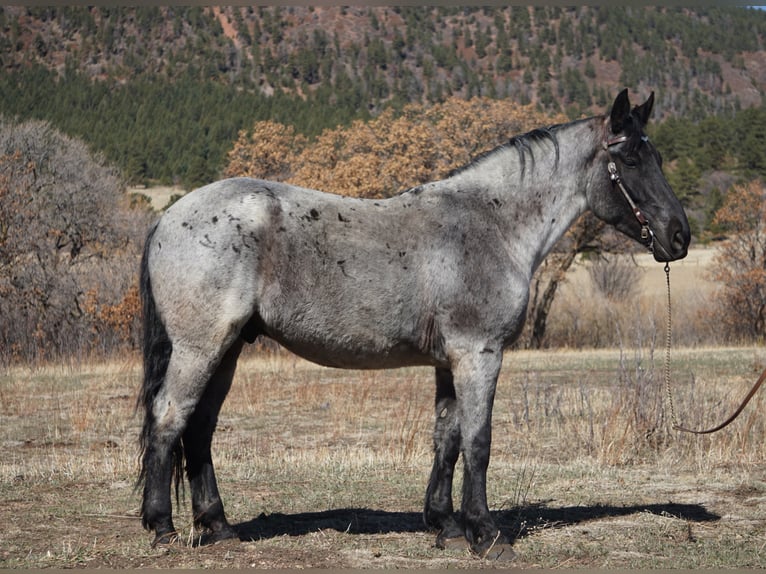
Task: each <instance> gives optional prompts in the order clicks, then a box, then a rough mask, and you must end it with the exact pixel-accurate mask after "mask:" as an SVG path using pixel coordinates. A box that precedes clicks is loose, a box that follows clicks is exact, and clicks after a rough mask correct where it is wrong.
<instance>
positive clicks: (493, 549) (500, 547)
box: [482, 542, 516, 562]
mask: <svg viewBox="0 0 766 574" xmlns="http://www.w3.org/2000/svg"><path fill="white" fill-rule="evenodd" d="M482 558H483V559H484V560H489V561H491V562H511V561H512V560H515V559H516V553H515V552H514V551H513V549H512V548H511V545H510V543H508V542H503V543H502V544H494V545H493V546H490V547H489V548H488V549H487V551H486V552H485V553H484V555H483V556H482Z"/></svg>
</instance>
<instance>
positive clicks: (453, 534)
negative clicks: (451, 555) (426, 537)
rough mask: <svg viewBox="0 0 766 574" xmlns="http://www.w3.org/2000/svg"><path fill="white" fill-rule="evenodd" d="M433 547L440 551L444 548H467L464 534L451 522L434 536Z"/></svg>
mask: <svg viewBox="0 0 766 574" xmlns="http://www.w3.org/2000/svg"><path fill="white" fill-rule="evenodd" d="M435 546H436V547H437V548H441V549H442V550H444V549H445V548H467V541H466V539H465V532H464V531H463V529H462V528H461V527H460V526H458V524H457V522H455V521H451V524H448V525H446V526H445V527H444V528H442V529H441V530H440V531H439V534H437V535H436V543H435Z"/></svg>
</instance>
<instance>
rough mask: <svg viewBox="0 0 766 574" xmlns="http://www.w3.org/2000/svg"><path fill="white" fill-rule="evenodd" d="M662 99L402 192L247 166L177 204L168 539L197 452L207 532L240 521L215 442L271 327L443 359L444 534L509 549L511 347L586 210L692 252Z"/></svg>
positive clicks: (151, 377) (350, 349) (320, 342)
mask: <svg viewBox="0 0 766 574" xmlns="http://www.w3.org/2000/svg"><path fill="white" fill-rule="evenodd" d="M653 99H654V95H653V94H652V95H651V96H650V97H649V98H648V100H647V101H646V102H645V103H644V104H642V105H640V106H636V107H634V108H633V109H631V105H630V102H629V100H628V94H627V90H624V91H623V92H621V93H620V94H619V96H618V97H617V98H616V99H615V101H614V104H613V106H612V110H611V113H610V114H607V115H603V116H597V117H593V118H589V119H584V120H578V121H574V122H571V123H567V124H562V125H557V126H552V127H549V128H544V129H537V130H534V131H531V132H529V133H527V134H524V135H520V136H517V137H514V138H513V139H511V140H510V141H509V143H507V144H505V145H502V146H500V147H498V148H497V149H495V150H493V151H491V152H489V153H487V154H485V155H483V156H482V157H480V158H479V159H477V160H475V161H474V162H472V163H471V164H470V165H468V166H466V167H464V168H463V169H461V170H459V171H457V172H456V173H454V174H453V175H452V176H450V177H449V178H447V179H445V180H442V181H436V182H432V183H428V184H425V185H421V186H418V187H415V188H413V189H410V190H408V191H405V192H403V193H401V194H399V195H397V196H395V197H391V198H390V199H385V200H379V201H377V200H367V199H355V198H349V197H341V196H338V195H332V194H328V193H323V192H320V191H314V190H311V189H304V188H300V187H296V186H293V185H288V184H285V183H275V182H270V181H260V180H254V179H246V178H242V179H229V180H224V181H219V182H216V183H213V184H210V185H207V186H205V187H202V188H200V189H197V190H196V191H193V192H191V193H189V194H188V195H186V196H185V197H183V199H181V200H179V201H178V202H177V203H175V204H174V205H173V206H172V207H170V208H169V209H168V210H167V212H166V213H165V214H164V215H163V216H162V218H161V219H160V220H159V221H158V222H157V224H156V225H155V226H154V227H153V228H152V229H151V231H150V232H149V235H148V237H147V240H146V246H145V250H144V256H143V260H142V264H141V291H142V295H143V305H144V310H143V314H144V317H143V319H144V328H145V333H144V349H143V352H144V382H143V388H142V392H141V401H142V404H143V406H144V407H145V418H144V423H143V432H142V436H141V446H142V453H143V454H142V456H143V460H142V469H141V478H142V479H143V481H144V492H143V506H142V516H143V524H144V526H145V527H146V528H147V529H149V530H153V531H154V532H155V535H156V536H155V539H154V543H155V544H157V543H160V544H166V543H171V542H173V541H174V540H175V539H176V538H177V534H176V532H175V527H174V526H173V520H172V516H171V490H172V484H171V483H172V479H173V475H174V474H175V477H176V481H179V480H182V478H181V475H182V472H183V461H184V460H185V470H186V474H187V477H188V480H189V483H190V485H191V495H192V506H193V512H194V519H195V522H196V523H197V524H198V525H199V526H200V527H202V528H204V529H206V531H207V533H208V536H209V539H212V540H217V539H222V538H228V537H235V536H237V533H236V531H235V529H234V528H232V527H231V526H230V525H229V523H228V521H227V519H226V516H225V515H224V509H223V504H222V502H221V498H220V495H219V493H218V487H217V485H216V478H215V473H214V470H213V463H212V459H211V453H210V445H211V440H212V436H213V432H214V430H215V426H216V421H217V418H218V413H219V410H220V408H221V405H222V404H223V401H224V399H225V397H226V394H227V392H228V390H229V388H230V386H231V382H232V378H233V375H234V369H235V366H236V362H237V358H238V356H239V353H240V350H241V349H242V345H243V344H244V342H245V341H247V342H253V341H254V340H255V338H256V337H257V336H259V335H264V336H267V337H270V338H271V339H273V340H275V341H277V342H279V343H280V344H281V345H283V346H284V347H286V348H287V349H290V350H291V351H293V352H295V353H296V354H298V355H300V356H301V357H305V358H306V359H309V360H311V361H314V362H316V363H320V364H322V365H329V366H333V367H344V368H356V369H360V368H361V369H381V368H391V367H399V366H403V365H429V366H432V367H434V368H435V372H436V426H435V431H434V450H435V457H434V464H433V469H432V471H431V478H430V480H429V483H428V489H427V491H426V496H425V511H424V519H425V523H426V525H427V526H428V527H430V528H432V529H434V530H435V531H437V532H438V534H437V545H438V546H442V545H443V544H444V543H445V542H446V541H448V540H449V539H452V538H456V537H461V538H462V537H465V538H466V539H467V541H468V544H469V545H470V548H471V550H472V551H474V552H475V553H477V554H479V555H482V556H485V555H487V554H488V552H489V550H490V549H492V552H493V553H494V552H497V551H502V550H503V549H505V550H507V554H506V555H510V554H512V552H511V551H510V550H508V546H509V541H508V540H507V539H506V537H505V536H503V534H502V533H501V532H500V531H499V530H498V527H497V525H496V523H495V521H494V519H493V518H492V516H491V514H490V511H489V509H488V507H487V495H486V478H487V465H488V464H489V452H490V434H491V430H490V423H491V415H492V403H493V399H494V395H495V385H496V381H497V376H498V373H499V371H500V366H501V364H502V360H503V349H505V348H506V347H508V346H509V345H510V344H511V343H513V341H514V340H515V339H516V338H517V336H518V335H519V332H520V331H521V328H522V325H523V323H524V318H525V312H526V308H527V301H528V298H529V283H530V279H531V277H532V274H533V273H534V272H535V269H537V267H538V265H539V264H540V262H541V261H542V260H543V258H544V257H545V256H546V255H547V254H548V252H549V251H550V250H551V248H552V247H553V245H554V244H555V243H556V241H557V240H558V239H559V238H560V237H561V236H562V234H563V233H564V232H565V231H566V230H567V228H568V227H569V226H570V225H571V224H572V223H573V222H574V221H575V219H577V218H578V217H579V216H580V215H581V214H582V213H583V212H585V211H586V210H588V209H590V210H591V211H592V212H593V213H594V214H595V215H596V216H597V217H599V218H601V219H602V220H604V221H606V222H608V223H610V224H612V225H614V226H616V228H617V229H619V230H620V231H622V232H623V233H625V234H626V235H628V236H630V237H632V238H634V239H636V240H637V241H640V242H642V243H644V244H645V245H647V247H649V248H651V249H652V250H653V252H654V257H655V259H657V260H658V261H672V260H675V259H680V258H682V257H684V256H685V255H686V252H687V247H688V244H689V238H690V233H689V224H688V221H687V219H686V215H685V213H684V210H683V208H682V207H681V204H680V203H679V201H678V199H676V197H675V196H674V195H673V191H672V190H671V188H670V186H669V185H668V182H667V181H666V179H665V177H664V176H663V174H662V169H661V159H660V156H659V154H658V153H657V151H656V149H655V148H654V146H653V145H652V143H651V142H650V141H649V139H648V138H647V137H646V136H645V134H644V127H645V125H646V123H647V120H648V118H649V115H650V112H651V109H652V104H653ZM460 454H462V455H463V464H464V480H463V493H462V504H461V508H460V512H459V513H455V512H454V511H453V506H452V477H453V472H454V468H455V464H456V462H457V459H458V455H460ZM177 487H178V483H176V488H177Z"/></svg>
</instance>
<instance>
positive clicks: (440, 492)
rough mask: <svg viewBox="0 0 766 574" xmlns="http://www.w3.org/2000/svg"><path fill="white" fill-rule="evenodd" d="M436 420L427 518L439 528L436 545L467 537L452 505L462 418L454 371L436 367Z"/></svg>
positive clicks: (426, 510) (424, 517)
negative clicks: (456, 518)
mask: <svg viewBox="0 0 766 574" xmlns="http://www.w3.org/2000/svg"><path fill="white" fill-rule="evenodd" d="M435 406H436V424H435V425H434V466H433V470H431V478H430V480H429V481H428V489H427V490H426V501H425V509H424V511H423V520H424V521H425V523H426V526H429V527H431V528H434V529H436V530H438V531H439V534H438V535H437V538H436V546H437V547H439V548H443V547H444V546H445V544H446V542H447V540H448V539H451V538H461V539H462V538H463V536H464V533H463V529H462V528H461V527H460V526H459V525H458V523H457V521H456V520H455V516H454V511H453V507H452V477H453V474H454V470H455V463H456V462H457V459H458V456H459V455H460V422H459V419H458V412H457V399H456V396H455V385H454V383H453V380H452V371H450V370H449V369H436V405H435Z"/></svg>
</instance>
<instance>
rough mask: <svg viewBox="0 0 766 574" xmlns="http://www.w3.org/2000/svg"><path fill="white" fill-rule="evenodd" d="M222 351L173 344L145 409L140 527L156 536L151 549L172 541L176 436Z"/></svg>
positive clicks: (178, 450) (177, 455)
mask: <svg viewBox="0 0 766 574" xmlns="http://www.w3.org/2000/svg"><path fill="white" fill-rule="evenodd" d="M221 352H222V350H218V351H212V350H211V352H210V353H209V354H204V353H201V352H200V351H199V350H198V349H195V350H192V349H188V348H185V347H183V346H182V345H180V344H179V345H174V346H173V351H172V354H171V356H170V361H169V362H168V366H167V371H166V373H165V376H164V380H163V382H162V386H161V387H160V389H159V390H158V392H157V394H156V396H155V397H154V398H153V399H152V401H151V404H150V405H148V406H147V409H148V411H150V413H149V414H148V415H147V421H148V424H147V425H146V428H145V431H144V432H145V449H144V458H143V471H142V472H143V475H144V496H143V503H142V506H141V515H142V521H143V524H144V527H146V528H147V529H149V530H153V531H154V532H155V538H154V542H153V543H152V545H156V544H167V543H171V542H173V541H174V540H175V539H177V537H178V535H177V534H176V531H175V527H174V526H173V519H172V503H171V483H172V479H173V474H174V472H175V473H176V479H177V480H180V479H181V477H180V472H181V469H180V468H179V466H180V461H181V458H182V452H181V435H182V433H183V432H184V429H185V428H186V424H187V421H188V420H189V418H190V417H191V416H192V413H194V411H195V410H196V408H197V404H198V403H199V401H200V399H201V398H202V395H203V393H204V391H205V389H206V388H207V386H208V381H209V380H210V378H211V376H212V374H213V372H214V371H215V370H216V368H217V366H218V363H219V360H220V353H221Z"/></svg>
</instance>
